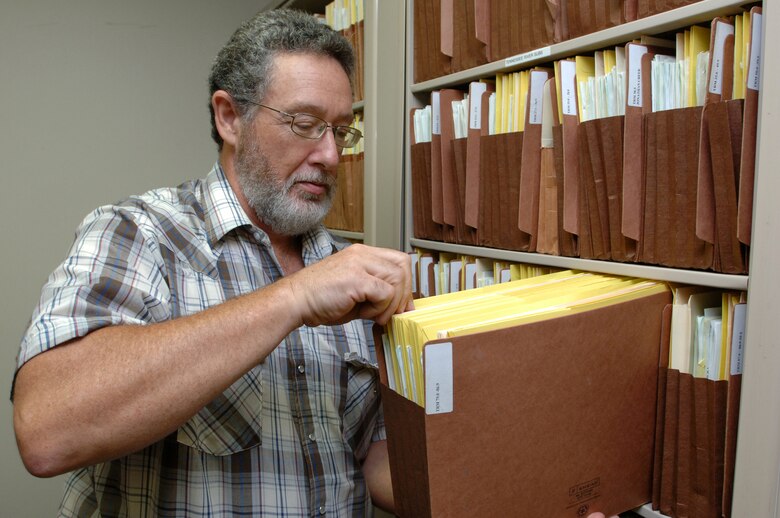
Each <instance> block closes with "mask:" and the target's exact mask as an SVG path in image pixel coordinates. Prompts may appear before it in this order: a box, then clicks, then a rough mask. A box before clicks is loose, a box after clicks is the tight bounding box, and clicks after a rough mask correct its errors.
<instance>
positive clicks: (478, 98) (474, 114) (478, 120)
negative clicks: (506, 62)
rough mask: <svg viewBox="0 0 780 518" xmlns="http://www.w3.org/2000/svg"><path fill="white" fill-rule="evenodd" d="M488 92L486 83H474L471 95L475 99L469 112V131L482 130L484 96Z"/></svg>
mask: <svg viewBox="0 0 780 518" xmlns="http://www.w3.org/2000/svg"><path fill="white" fill-rule="evenodd" d="M486 91H487V84H486V83H473V84H472V85H471V91H470V92H469V95H471V96H472V97H473V99H472V101H471V103H470V104H471V109H470V110H469V129H473V130H478V129H482V94H484V93H485V92H486Z"/></svg>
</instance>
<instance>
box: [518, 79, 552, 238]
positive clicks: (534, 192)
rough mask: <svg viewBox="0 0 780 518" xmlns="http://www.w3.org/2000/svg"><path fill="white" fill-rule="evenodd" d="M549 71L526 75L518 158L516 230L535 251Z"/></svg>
mask: <svg viewBox="0 0 780 518" xmlns="http://www.w3.org/2000/svg"><path fill="white" fill-rule="evenodd" d="M552 75H553V73H552V70H548V69H542V68H535V69H533V70H531V73H530V82H529V83H530V84H529V88H528V94H527V101H526V110H525V114H524V116H525V123H524V126H523V127H524V131H523V151H522V156H521V159H520V200H519V202H518V219H517V228H519V229H520V230H521V231H522V232H524V233H525V234H528V236H529V237H528V240H529V248H530V249H531V250H536V242H537V239H538V227H539V183H540V173H541V159H542V154H541V149H542V119H543V117H544V114H543V112H544V109H543V106H544V103H543V97H544V84H545V83H546V82H547V80H548V79H549V78H550V77H552Z"/></svg>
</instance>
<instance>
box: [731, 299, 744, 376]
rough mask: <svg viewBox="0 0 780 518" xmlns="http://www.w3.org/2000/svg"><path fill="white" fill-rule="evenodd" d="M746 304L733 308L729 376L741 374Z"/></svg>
mask: <svg viewBox="0 0 780 518" xmlns="http://www.w3.org/2000/svg"><path fill="white" fill-rule="evenodd" d="M746 312H747V304H737V305H736V306H734V322H733V324H732V338H731V375H732V376H735V375H737V374H742V362H743V358H744V354H745V315H746Z"/></svg>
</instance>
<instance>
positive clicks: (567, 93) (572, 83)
mask: <svg viewBox="0 0 780 518" xmlns="http://www.w3.org/2000/svg"><path fill="white" fill-rule="evenodd" d="M561 104H563V114H564V115H577V64H576V63H574V61H561Z"/></svg>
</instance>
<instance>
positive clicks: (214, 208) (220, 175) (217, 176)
mask: <svg viewBox="0 0 780 518" xmlns="http://www.w3.org/2000/svg"><path fill="white" fill-rule="evenodd" d="M205 194H206V203H205V205H206V216H205V223H206V231H207V232H208V236H209V243H210V244H211V246H212V247H215V246H216V245H217V243H219V242H220V241H221V240H222V238H223V237H225V235H226V234H227V233H228V232H230V231H232V230H234V229H236V228H238V227H243V226H247V225H249V226H251V225H252V222H251V221H250V220H249V216H247V214H246V212H244V209H243V207H241V203H239V201H238V197H237V196H236V193H235V192H234V191H233V188H232V187H231V186H230V183H229V182H228V180H227V177H226V176H225V172H224V171H223V170H222V166H221V165H220V164H219V162H217V163H215V164H214V167H213V168H212V169H211V172H209V174H208V176H206V188H205Z"/></svg>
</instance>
